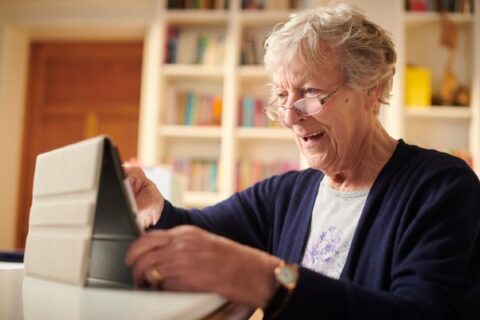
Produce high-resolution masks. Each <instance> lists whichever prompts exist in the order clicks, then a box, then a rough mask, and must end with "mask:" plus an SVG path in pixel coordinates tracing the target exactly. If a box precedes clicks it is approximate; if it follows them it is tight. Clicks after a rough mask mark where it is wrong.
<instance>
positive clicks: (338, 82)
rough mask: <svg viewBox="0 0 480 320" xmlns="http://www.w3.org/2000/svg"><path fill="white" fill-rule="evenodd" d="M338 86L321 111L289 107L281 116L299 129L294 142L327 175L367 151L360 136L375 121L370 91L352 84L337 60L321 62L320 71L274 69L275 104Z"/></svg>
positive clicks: (351, 164)
mask: <svg viewBox="0 0 480 320" xmlns="http://www.w3.org/2000/svg"><path fill="white" fill-rule="evenodd" d="M327 61H330V62H333V61H335V60H334V59H331V60H327ZM305 74H313V76H308V77H306V76H305ZM337 88H339V89H338V90H337V91H336V92H335V93H334V94H333V95H331V96H330V97H329V99H328V100H327V102H326V103H325V104H324V106H323V107H322V108H321V110H320V111H319V112H318V113H316V114H314V115H311V116H301V115H299V114H298V113H297V112H296V111H295V110H293V109H289V110H287V111H286V113H285V119H284V120H283V124H284V125H285V126H286V127H288V128H290V129H291V130H292V131H293V132H294V133H295V139H296V143H297V145H298V146H299V148H300V149H301V150H302V152H303V154H304V156H305V158H306V160H307V161H308V164H309V165H310V167H312V168H315V169H318V170H321V171H323V172H325V173H327V174H328V175H331V174H336V173H339V172H341V171H344V170H348V169H349V168H354V167H355V165H356V164H357V163H358V161H359V160H361V158H359V157H362V154H364V152H365V151H366V150H364V149H365V144H364V143H362V141H364V139H365V138H366V137H367V135H368V132H369V131H370V129H371V128H372V127H373V119H374V112H373V104H372V102H374V101H375V100H373V99H372V97H371V96H372V95H371V94H367V93H366V92H363V91H360V90H354V89H352V88H350V87H349V86H348V84H346V83H345V80H344V79H343V76H342V73H341V70H340V68H339V67H338V63H333V64H331V65H328V66H325V67H323V68H320V69H319V70H317V72H316V73H312V72H311V71H309V72H308V73H307V72H303V70H302V68H296V69H295V68H292V67H291V66H289V68H288V69H284V70H282V71H278V72H276V73H274V75H273V90H274V95H275V97H276V99H277V104H280V105H283V106H285V107H287V108H289V107H291V106H292V103H294V102H296V101H298V100H299V99H302V98H308V97H317V96H318V97H320V98H322V97H325V96H326V95H328V94H330V93H332V92H334V91H335V89H337Z"/></svg>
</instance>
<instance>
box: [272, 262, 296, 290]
mask: <svg viewBox="0 0 480 320" xmlns="http://www.w3.org/2000/svg"><path fill="white" fill-rule="evenodd" d="M279 271H280V272H279V273H278V277H277V278H278V281H279V282H280V283H282V284H283V285H286V286H288V285H291V284H294V283H296V282H297V272H296V271H295V270H293V269H292V268H291V267H289V266H284V267H283V268H281V269H280V270H279Z"/></svg>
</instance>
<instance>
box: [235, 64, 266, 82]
mask: <svg viewBox="0 0 480 320" xmlns="http://www.w3.org/2000/svg"><path fill="white" fill-rule="evenodd" d="M238 76H239V77H241V78H258V80H265V79H267V72H266V71H265V69H264V68H263V65H242V66H240V67H239V68H238Z"/></svg>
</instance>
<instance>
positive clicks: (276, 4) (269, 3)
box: [242, 0, 302, 10]
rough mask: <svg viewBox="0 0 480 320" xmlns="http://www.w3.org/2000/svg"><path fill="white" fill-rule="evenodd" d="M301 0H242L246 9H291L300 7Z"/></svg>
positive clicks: (243, 7)
mask: <svg viewBox="0 0 480 320" xmlns="http://www.w3.org/2000/svg"><path fill="white" fill-rule="evenodd" d="M301 2H302V1H300V0H242V9H244V10H290V9H298V8H299V7H300V4H301Z"/></svg>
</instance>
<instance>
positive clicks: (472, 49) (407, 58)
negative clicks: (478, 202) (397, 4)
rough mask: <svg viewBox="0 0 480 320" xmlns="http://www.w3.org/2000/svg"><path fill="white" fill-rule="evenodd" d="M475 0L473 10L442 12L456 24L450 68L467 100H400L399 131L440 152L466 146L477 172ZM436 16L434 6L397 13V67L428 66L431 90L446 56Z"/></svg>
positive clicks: (479, 109) (479, 85)
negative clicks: (424, 102) (399, 28)
mask: <svg viewBox="0 0 480 320" xmlns="http://www.w3.org/2000/svg"><path fill="white" fill-rule="evenodd" d="M479 4H480V1H478V0H475V9H476V11H475V12H474V13H469V12H467V13H447V18H448V20H449V21H451V22H453V23H455V24H456V25H457V26H458V29H459V39H458V49H457V52H456V56H455V60H454V64H453V71H454V72H455V74H456V76H457V78H458V81H459V83H460V85H463V86H466V87H468V88H469V91H470V103H469V105H468V106H428V107H420V106H404V112H403V116H402V117H401V118H400V121H401V122H402V128H403V134H402V136H403V137H404V138H405V139H406V140H407V142H410V143H414V144H418V145H421V146H424V147H430V148H435V149H438V150H441V151H445V152H463V153H465V152H466V153H468V154H469V155H470V157H471V158H472V160H473V168H474V170H475V171H476V172H477V173H479V172H480V146H479V145H480V128H479V127H480V99H479V90H480V82H479V78H478V75H479V73H480V70H479V65H480V63H479V59H480V51H479V38H480V32H479V13H478V11H479V10H478V9H479ZM441 21H442V15H441V14H440V13H438V12H414V11H404V12H403V14H402V15H401V24H402V27H403V28H404V30H403V32H402V33H401V34H403V39H397V40H398V42H399V43H400V46H399V47H397V51H398V53H399V56H400V59H399V60H400V61H401V63H402V64H401V65H400V66H399V68H405V66H406V65H407V64H414V65H417V66H420V67H426V68H428V69H429V70H430V71H431V74H432V91H433V94H438V93H439V91H440V86H441V79H442V77H443V72H444V67H445V65H446V61H447V58H448V51H447V49H446V48H444V47H442V46H441V45H440V30H441ZM403 85H404V83H402V86H403ZM401 91H402V92H403V91H404V89H402V90H401Z"/></svg>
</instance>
